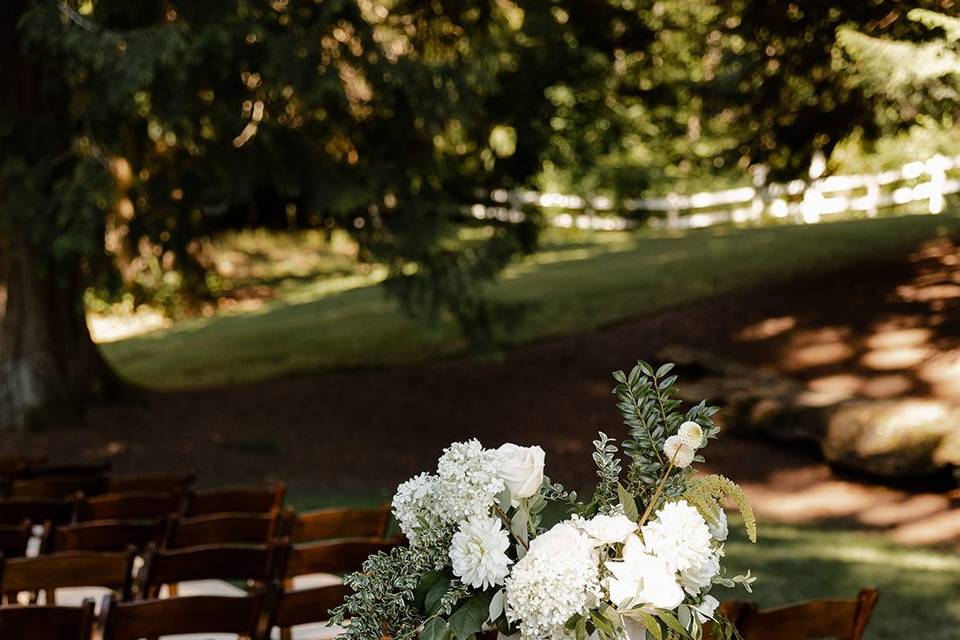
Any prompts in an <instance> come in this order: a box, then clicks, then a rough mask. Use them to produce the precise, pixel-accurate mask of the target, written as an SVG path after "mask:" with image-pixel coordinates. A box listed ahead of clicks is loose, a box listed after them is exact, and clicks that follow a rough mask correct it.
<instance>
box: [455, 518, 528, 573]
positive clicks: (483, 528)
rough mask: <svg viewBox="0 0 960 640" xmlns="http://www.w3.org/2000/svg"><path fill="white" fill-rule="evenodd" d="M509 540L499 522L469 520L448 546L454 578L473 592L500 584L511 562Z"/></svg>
mask: <svg viewBox="0 0 960 640" xmlns="http://www.w3.org/2000/svg"><path fill="white" fill-rule="evenodd" d="M509 547H510V538H509V536H508V534H507V532H506V531H505V530H504V528H503V526H501V524H500V519H499V518H471V519H469V520H465V521H463V522H461V523H460V528H459V530H458V531H457V532H456V533H455V534H453V540H452V542H451V544H450V561H451V562H452V564H453V575H455V576H457V577H458V578H460V580H461V581H462V582H463V583H464V584H467V585H470V586H471V587H473V588H474V589H489V588H490V587H492V586H494V585H500V584H503V579H504V578H506V577H507V573H509V571H510V570H509V568H508V567H509V565H510V564H511V563H512V562H513V561H512V560H511V559H510V558H508V557H507V553H506V552H507V549H508V548H509Z"/></svg>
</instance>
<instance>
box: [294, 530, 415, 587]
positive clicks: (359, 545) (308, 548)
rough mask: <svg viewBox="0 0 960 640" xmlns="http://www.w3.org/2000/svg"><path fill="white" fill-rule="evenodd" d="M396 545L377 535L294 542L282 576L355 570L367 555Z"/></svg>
mask: <svg viewBox="0 0 960 640" xmlns="http://www.w3.org/2000/svg"><path fill="white" fill-rule="evenodd" d="M396 545H397V543H396V542H390V541H387V540H382V539H380V538H348V539H341V540H325V541H322V542H309V543H304V544H297V545H294V546H293V548H292V549H291V550H290V559H289V560H288V561H287V569H286V572H285V574H284V577H285V578H295V577H296V576H303V575H307V574H311V573H348V572H352V571H359V570H360V569H361V567H362V565H363V561H364V560H366V559H367V558H368V557H369V556H370V555H372V554H374V553H378V552H380V551H389V550H390V549H392V548H393V547H395V546H396Z"/></svg>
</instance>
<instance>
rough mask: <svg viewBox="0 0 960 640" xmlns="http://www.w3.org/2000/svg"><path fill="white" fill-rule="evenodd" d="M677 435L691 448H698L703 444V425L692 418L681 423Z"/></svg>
mask: <svg viewBox="0 0 960 640" xmlns="http://www.w3.org/2000/svg"><path fill="white" fill-rule="evenodd" d="M677 435H678V436H680V439H681V440H683V444H685V445H687V446H688V447H690V448H691V449H699V448H700V447H702V446H703V427H701V426H700V425H698V424H697V423H696V422H694V421H693V420H687V421H686V422H684V423H683V424H681V425H680V429H679V430H678V431H677Z"/></svg>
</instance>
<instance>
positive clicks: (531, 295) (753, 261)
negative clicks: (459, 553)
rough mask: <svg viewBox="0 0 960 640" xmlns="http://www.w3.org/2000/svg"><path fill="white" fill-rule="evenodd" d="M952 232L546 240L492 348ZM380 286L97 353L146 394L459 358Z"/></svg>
mask: <svg viewBox="0 0 960 640" xmlns="http://www.w3.org/2000/svg"><path fill="white" fill-rule="evenodd" d="M958 232H960V218H958V217H957V216H955V215H941V216H910V217H901V218H888V219H876V220H862V221H854V222H835V223H830V224H821V225H813V226H783V227H772V228H762V229H712V230H701V231H692V232H688V233H684V234H675V235H667V234H654V233H651V232H649V231H639V232H624V233H592V234H588V233H573V232H557V231H551V232H548V233H547V234H546V235H545V237H544V242H543V245H542V248H541V250H540V251H539V252H538V253H537V254H536V255H534V256H531V257H530V258H528V259H526V260H524V261H521V262H518V263H517V264H515V265H513V266H511V267H510V268H509V269H508V270H507V271H506V273H505V274H504V277H503V278H502V279H501V281H500V282H498V283H497V284H496V285H495V286H494V287H493V295H494V296H495V297H497V298H498V299H500V300H503V301H507V302H512V303H524V304H527V305H529V306H530V308H529V311H528V314H527V316H526V319H525V321H524V323H523V325H522V326H519V327H516V328H515V330H514V331H512V332H511V334H510V335H509V336H504V338H503V343H504V344H505V345H508V346H509V345H513V344H520V343H524V342H529V341H531V340H536V339H540V338H544V337H549V336H555V335H562V334H569V333H572V332H577V331H583V330H587V329H592V328H596V327H599V326H603V325H607V324H610V323H614V322H617V321H622V320H625V319H627V318H631V317H635V316H637V315H640V314H643V313H646V312H650V311H655V310H658V309H663V308H665V307H669V306H671V305H676V304H679V303H684V302H690V301H694V300H697V299H700V298H703V297H705V296H709V295H713V294H716V293H721V292H726V291H731V290H734V289H737V288H742V287H748V286H750V285H754V284H757V283H760V282H764V281H771V280H778V279H783V278H788V277H791V276H795V275H797V274H800V273H804V272H811V271H824V270H829V269H831V268H836V267H838V266H842V265H844V264H850V263H854V262H857V261H864V260H870V259H876V258H882V257H883V256H885V255H890V254H893V253H897V252H901V251H904V250H908V249H910V248H912V247H915V246H917V245H918V244H919V243H920V242H922V241H923V240H924V239H926V238H930V237H933V236H935V235H937V234H938V233H950V234H956V233H958ZM382 277H383V273H382V270H379V269H373V270H372V271H370V272H369V273H365V274H351V275H343V276H333V277H324V278H321V279H317V280H312V281H311V280H307V281H303V282H300V283H298V284H296V285H295V286H286V287H283V288H281V289H280V291H279V295H280V297H279V299H277V300H275V301H273V302H270V303H267V304H265V305H264V306H263V307H262V308H260V309H257V310H254V311H246V312H243V313H235V314H222V315H219V316H215V317H212V318H198V319H194V320H187V321H184V322H180V323H178V324H176V325H174V326H173V327H171V328H169V329H165V330H160V331H155V332H153V333H149V334H145V335H142V336H138V337H135V338H130V339H127V340H123V341H119V342H114V343H109V344H105V345H103V350H104V353H105V354H106V356H107V358H108V360H109V361H110V362H111V363H112V364H113V365H114V366H115V367H116V368H117V370H119V371H120V372H121V374H123V375H124V376H126V377H128V378H129V379H131V380H133V381H134V382H137V383H139V384H142V385H146V386H151V387H159V388H185V387H196V386H208V385H220V384H226V383H231V382H240V381H251V380H257V379H264V378H270V377H276V376H281V375H288V374H294V373H304V372H314V371H323V370H331V369H346V368H356V367H376V366H385V365H397V364H406V363H413V362H418V361H424V360H429V359H433V358H437V357H440V356H445V355H450V354H454V353H458V352H462V351H463V350H464V348H465V345H464V342H463V341H462V339H461V338H460V337H459V336H458V335H457V332H456V330H455V327H454V326H453V323H452V322H450V321H445V322H442V323H441V324H440V325H439V326H437V327H434V328H426V327H423V326H421V325H418V324H416V323H415V322H412V321H411V320H409V319H407V318H406V317H404V316H403V314H402V313H401V312H400V311H399V310H398V309H397V307H396V306H395V305H394V304H393V303H391V302H389V301H387V300H385V299H384V296H383V293H382V291H381V289H380V288H379V287H377V286H375V285H376V283H377V282H378V281H379V279H380V278H382Z"/></svg>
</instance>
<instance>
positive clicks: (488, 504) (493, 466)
mask: <svg viewBox="0 0 960 640" xmlns="http://www.w3.org/2000/svg"><path fill="white" fill-rule="evenodd" d="M437 475H438V476H439V478H440V481H439V483H438V485H437V486H438V489H439V492H440V504H441V505H442V506H443V509H444V511H445V515H446V517H447V518H448V519H449V520H451V521H453V522H459V521H461V520H468V519H470V518H484V517H487V516H489V515H490V509H491V508H492V507H493V503H494V501H495V500H496V497H497V494H499V493H500V492H502V491H503V488H504V483H503V479H502V478H501V477H500V454H499V453H497V450H496V449H484V448H483V446H481V444H480V442H479V441H477V440H476V439H473V440H468V441H466V442H454V443H453V444H451V445H450V446H449V447H447V448H446V449H444V450H443V455H442V456H440V460H439V462H438V463H437Z"/></svg>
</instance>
